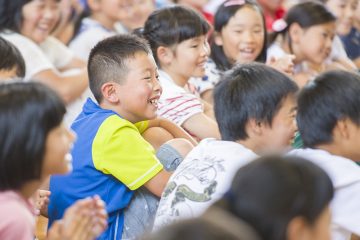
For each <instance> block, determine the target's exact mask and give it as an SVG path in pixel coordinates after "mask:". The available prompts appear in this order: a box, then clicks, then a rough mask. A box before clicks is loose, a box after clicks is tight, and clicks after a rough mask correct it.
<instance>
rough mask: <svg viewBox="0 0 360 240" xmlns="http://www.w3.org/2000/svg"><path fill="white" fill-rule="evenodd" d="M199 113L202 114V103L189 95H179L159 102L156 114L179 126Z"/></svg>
mask: <svg viewBox="0 0 360 240" xmlns="http://www.w3.org/2000/svg"><path fill="white" fill-rule="evenodd" d="M201 112H203V105H202V103H201V102H200V100H199V99H198V98H197V97H196V96H195V95H193V94H191V93H179V94H177V95H176V96H172V97H169V98H165V99H160V101H159V109H158V114H159V115H160V116H161V117H163V118H166V119H168V120H170V121H172V122H174V123H176V124H177V125H179V126H181V125H182V124H183V123H184V122H185V121H186V120H187V119H189V118H190V117H192V116H193V115H195V114H197V113H201Z"/></svg>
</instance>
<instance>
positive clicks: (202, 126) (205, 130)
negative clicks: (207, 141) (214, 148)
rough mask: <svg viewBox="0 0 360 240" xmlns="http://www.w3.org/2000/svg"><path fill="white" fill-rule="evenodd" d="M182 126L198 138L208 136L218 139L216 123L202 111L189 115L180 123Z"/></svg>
mask: <svg viewBox="0 0 360 240" xmlns="http://www.w3.org/2000/svg"><path fill="white" fill-rule="evenodd" d="M182 127H183V128H184V129H185V130H187V131H188V132H190V133H191V134H193V135H195V136H196V137H197V138H199V139H204V138H209V137H212V138H216V139H220V132H219V128H218V125H217V123H216V122H215V121H214V120H213V119H211V118H209V117H208V116H206V115H205V114H204V113H197V114H195V115H193V116H191V117H190V118H188V119H187V120H186V121H185V122H184V123H183V124H182Z"/></svg>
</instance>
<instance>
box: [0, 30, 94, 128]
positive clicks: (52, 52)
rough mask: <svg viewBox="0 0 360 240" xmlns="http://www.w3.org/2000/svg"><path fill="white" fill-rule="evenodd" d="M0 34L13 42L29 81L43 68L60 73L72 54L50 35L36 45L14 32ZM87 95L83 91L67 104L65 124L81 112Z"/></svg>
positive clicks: (86, 92)
mask: <svg viewBox="0 0 360 240" xmlns="http://www.w3.org/2000/svg"><path fill="white" fill-rule="evenodd" d="M0 35H1V36H2V37H3V38H5V39H6V40H8V41H10V42H11V43H12V44H14V45H15V46H16V47H17V48H18V49H19V51H20V53H21V55H22V56H23V58H24V61H25V67H26V73H25V78H24V80H25V81H29V80H30V79H31V78H32V77H33V76H34V75H36V74H38V73H39V72H41V71H45V70H53V71H55V72H58V73H59V74H60V72H59V71H58V70H57V69H59V68H62V67H64V66H66V65H67V64H69V63H70V62H71V60H72V58H73V56H74V55H73V53H72V52H71V51H70V50H69V49H68V48H67V47H66V46H65V45H64V44H63V43H61V42H60V41H58V40H57V39H55V38H54V37H51V36H49V37H48V38H47V39H46V40H45V41H44V42H43V43H41V44H40V45H37V44H36V43H34V42H33V41H32V40H30V39H29V38H27V37H24V36H22V35H21V34H18V33H15V32H10V31H7V32H6V33H4V32H2V33H1V34H0ZM74 72H76V70H74ZM71 74H72V73H71V72H68V73H66V74H62V75H71ZM88 96H91V93H89V91H85V92H84V94H83V96H81V97H79V98H78V99H76V100H75V101H73V102H72V103H70V104H68V105H67V107H66V109H67V112H66V115H65V117H64V122H65V124H66V125H67V126H70V125H71V123H72V121H73V120H74V119H75V118H76V117H77V115H78V114H79V113H80V112H81V109H82V105H83V103H84V102H85V99H86V98H87V97H88Z"/></svg>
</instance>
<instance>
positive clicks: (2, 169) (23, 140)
mask: <svg viewBox="0 0 360 240" xmlns="http://www.w3.org/2000/svg"><path fill="white" fill-rule="evenodd" d="M65 111H66V110H65V105H64V103H63V102H62V100H61V99H60V97H59V96H58V95H57V94H56V93H55V92H54V91H53V90H51V89H50V88H48V87H46V86H45V85H43V84H41V83H39V82H34V81H30V82H6V83H2V84H0V134H1V137H0V191H5V190H19V189H20V188H21V187H22V186H23V185H24V184H25V183H27V182H29V181H32V180H40V178H41V171H42V165H43V160H44V155H45V150H46V149H45V147H46V139H47V137H48V134H49V132H50V131H51V130H52V129H54V128H55V127H57V126H59V125H60V124H61V122H62V119H63V116H64V114H65Z"/></svg>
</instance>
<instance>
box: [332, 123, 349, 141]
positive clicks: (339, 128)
mask: <svg viewBox="0 0 360 240" xmlns="http://www.w3.org/2000/svg"><path fill="white" fill-rule="evenodd" d="M349 121H351V120H350V119H347V118H345V119H341V120H338V121H337V123H336V125H335V128H334V130H333V135H334V137H335V138H336V137H337V136H338V137H341V139H348V138H349V137H350V134H351V133H350V130H351V126H349V124H351V123H350V122H349Z"/></svg>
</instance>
